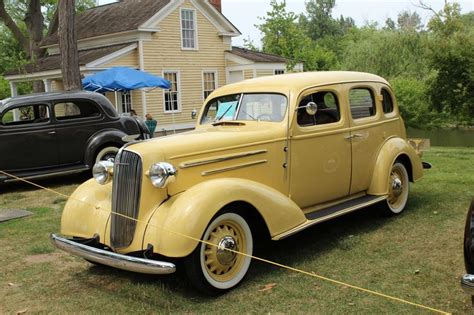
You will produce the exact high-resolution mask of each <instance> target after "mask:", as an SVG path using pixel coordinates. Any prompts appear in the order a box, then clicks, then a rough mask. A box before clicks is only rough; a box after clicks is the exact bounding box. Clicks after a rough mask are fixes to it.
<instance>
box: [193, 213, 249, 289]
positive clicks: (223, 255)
mask: <svg viewBox="0 0 474 315" xmlns="http://www.w3.org/2000/svg"><path fill="white" fill-rule="evenodd" d="M202 240H203V241H204V242H205V243H200V244H199V245H198V246H197V248H196V249H195V250H194V252H193V253H192V254H191V255H189V256H188V257H186V258H185V260H184V265H185V269H186V274H187V275H188V277H189V279H190V281H191V283H192V284H193V285H194V286H195V287H196V288H197V289H199V290H200V291H201V292H203V293H206V294H211V295H215V294H220V293H224V292H226V291H227V290H229V289H232V288H233V287H235V286H236V285H238V284H239V283H240V282H241V281H242V279H243V278H244V277H245V275H246V274H247V271H248V269H249V266H250V262H251V257H250V256H251V255H252V252H253V238H252V232H251V230H250V227H249V225H248V223H247V222H246V221H245V219H244V218H243V217H242V216H241V215H239V214H237V213H235V212H234V211H232V210H229V211H224V212H221V213H219V214H218V215H217V216H216V217H215V218H214V219H213V220H212V222H211V223H210V224H209V225H208V227H207V228H206V231H205V232H204V235H203V237H202ZM210 244H213V245H210ZM226 249H232V250H234V251H235V252H231V251H227V250H226ZM236 252H241V253H245V254H246V255H241V254H237V253H236Z"/></svg>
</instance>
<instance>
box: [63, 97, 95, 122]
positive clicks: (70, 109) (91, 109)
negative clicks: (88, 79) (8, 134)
mask: <svg viewBox="0 0 474 315" xmlns="http://www.w3.org/2000/svg"><path fill="white" fill-rule="evenodd" d="M54 115H55V116H56V119H57V120H59V121H63V120H72V119H81V118H97V117H100V110H99V108H98V107H97V105H96V104H94V103H92V102H88V101H72V102H61V103H56V104H55V105H54Z"/></svg>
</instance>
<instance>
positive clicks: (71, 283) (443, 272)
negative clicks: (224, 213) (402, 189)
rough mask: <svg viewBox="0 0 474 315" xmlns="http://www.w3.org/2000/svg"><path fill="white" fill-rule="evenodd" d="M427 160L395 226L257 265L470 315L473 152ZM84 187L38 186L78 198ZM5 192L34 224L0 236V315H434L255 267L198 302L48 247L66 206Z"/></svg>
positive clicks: (182, 284)
mask: <svg viewBox="0 0 474 315" xmlns="http://www.w3.org/2000/svg"><path fill="white" fill-rule="evenodd" d="M424 160H426V161H430V162H432V164H433V166H434V167H433V169H432V170H429V171H426V173H425V177H424V178H423V179H422V180H421V181H420V182H418V183H417V184H415V185H412V186H411V188H412V190H411V195H410V199H409V203H408V208H407V210H406V211H405V212H404V213H403V214H402V215H400V216H397V217H389V218H387V217H384V216H382V215H380V213H379V208H378V207H376V206H374V207H371V208H369V209H365V210H363V211H359V212H357V213H353V214H350V215H347V216H344V217H341V218H338V219H336V220H333V221H330V222H326V223H323V224H320V225H318V226H315V227H313V228H311V229H308V230H305V231H303V232H302V233H300V234H297V235H295V236H294V237H291V238H288V239H285V240H283V241H281V242H270V243H269V244H267V245H266V246H265V247H264V248H262V249H260V250H259V251H258V252H257V253H256V255H258V256H260V257H263V258H266V259H270V260H274V261H277V262H280V263H283V264H286V265H289V266H292V267H296V268H300V269H302V270H306V271H309V272H315V273H317V274H320V275H323V276H327V277H330V278H333V279H336V280H340V281H343V282H347V283H349V284H353V285H357V286H361V287H364V288H368V289H371V290H375V291H378V292H383V293H386V294H389V295H393V296H396V297H399V298H403V299H407V300H409V301H413V302H416V303H421V304H424V305H428V306H431V307H434V308H439V309H442V310H445V311H449V312H453V313H466V314H467V313H471V312H472V309H471V306H470V303H471V302H470V298H468V297H467V296H466V295H465V294H464V293H463V292H462V290H461V289H460V287H459V280H460V276H461V274H462V273H463V272H464V265H463V253H462V239H463V226H464V220H465V214H466V212H467V209H468V206H469V203H470V201H471V198H472V197H474V163H473V161H474V149H468V148H433V149H432V150H431V151H430V152H428V153H426V154H425V157H424ZM84 179H85V177H84V176H79V177H74V178H70V179H69V178H68V179H67V180H66V179H64V178H62V179H61V178H59V179H55V180H51V179H50V180H48V181H43V182H41V184H43V185H46V186H48V187H52V188H54V189H58V190H59V191H61V192H62V193H65V194H70V193H71V192H72V191H73V189H74V188H75V187H76V186H77V185H78V184H79V183H80V182H82V181H83V180H84ZM0 191H1V195H0V209H7V208H15V209H16V208H26V209H28V210H30V211H33V212H34V215H33V216H30V217H27V218H23V219H19V220H13V221H9V222H6V223H1V224H0V248H1V249H2V250H1V251H0V266H2V267H1V268H0V296H1V297H2V298H1V301H0V313H14V312H17V311H19V310H24V309H28V312H31V313H35V312H53V313H71V312H84V313H98V312H100V313H106V312H111V313H131V312H144V313H152V312H153V313H171V312H172V313H205V312H209V313H231V314H234V313H319V314H324V313H331V314H346V313H360V314H365V313H369V314H379V313H390V314H391V313H396V314H406V313H409V314H413V313H428V312H426V311H423V310H420V309H417V308H415V307H412V306H407V305H403V304H400V303H398V302H394V301H389V300H386V299H383V298H381V297H376V296H372V295H369V294H366V293H363V292H358V291H355V290H353V289H350V288H346V287H341V286H338V285H335V284H331V283H328V282H324V281H321V280H318V279H316V278H312V277H309V276H305V275H301V274H297V273H294V272H290V271H287V270H283V269H280V268H277V267H274V266H270V265H267V264H264V263H261V262H254V263H253V264H252V266H251V268H250V271H249V275H248V277H247V278H246V280H245V281H244V282H243V283H242V285H240V286H239V287H238V288H236V289H235V290H233V291H231V292H230V293H228V294H226V295H224V296H221V297H218V298H207V297H203V296H201V295H199V294H197V293H196V291H195V290H194V289H193V288H192V287H191V286H190V285H189V284H188V282H187V280H186V277H185V276H184V275H183V273H182V272H178V273H176V274H173V275H170V276H164V277H163V276H148V275H137V274H133V273H129V272H124V271H118V270H114V269H110V268H105V267H98V266H93V265H91V264H89V263H87V262H85V261H83V260H81V259H78V258H75V257H72V256H70V255H68V254H65V253H63V252H61V251H58V250H54V249H53V247H52V246H51V245H50V244H49V240H48V235H49V233H50V232H54V231H58V230H59V224H60V217H61V209H62V207H63V206H64V200H63V199H61V198H60V197H58V196H56V195H51V194H49V193H47V192H43V191H37V190H36V189H33V188H30V187H28V186H26V185H23V184H15V185H10V186H5V187H0ZM0 211H1V210H0ZM180 267H181V266H179V265H178V270H180V269H181V268H180ZM9 283H10V284H11V285H9ZM270 283H276V286H275V287H274V288H273V289H272V290H268V291H263V292H262V291H260V290H261V289H262V288H263V287H264V286H265V285H266V284H270Z"/></svg>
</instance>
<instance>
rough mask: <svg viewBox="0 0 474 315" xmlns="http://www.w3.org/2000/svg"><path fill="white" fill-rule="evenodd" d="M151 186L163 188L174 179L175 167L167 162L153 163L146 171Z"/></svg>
mask: <svg viewBox="0 0 474 315" xmlns="http://www.w3.org/2000/svg"><path fill="white" fill-rule="evenodd" d="M147 175H148V177H149V178H150V180H151V183H152V185H153V186H155V187H157V188H164V187H166V186H167V185H168V184H170V183H172V182H174V180H175V179H176V168H175V167H174V166H173V165H171V164H169V163H164V162H161V163H155V164H153V165H152V166H151V167H150V170H149V171H148V173H147Z"/></svg>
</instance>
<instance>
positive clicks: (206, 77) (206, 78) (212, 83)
mask: <svg viewBox="0 0 474 315" xmlns="http://www.w3.org/2000/svg"><path fill="white" fill-rule="evenodd" d="M202 85H203V92H204V99H206V98H207V97H208V96H209V95H210V94H211V93H212V92H213V91H214V90H215V89H216V72H203V74H202Z"/></svg>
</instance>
